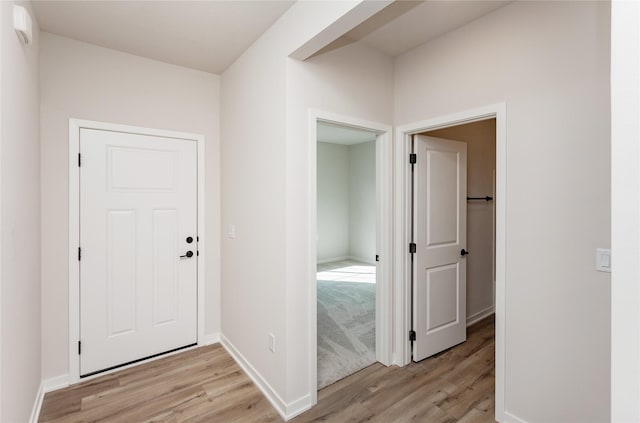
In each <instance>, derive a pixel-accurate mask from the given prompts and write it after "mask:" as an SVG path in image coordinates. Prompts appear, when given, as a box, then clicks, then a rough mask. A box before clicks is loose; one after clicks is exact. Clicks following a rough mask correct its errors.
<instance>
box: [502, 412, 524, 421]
mask: <svg viewBox="0 0 640 423" xmlns="http://www.w3.org/2000/svg"><path fill="white" fill-rule="evenodd" d="M502 422H503V423H527V421H526V420H523V419H521V418H520V417H518V416H514V415H513V414H511V413H509V412H508V411H505V412H504V420H502Z"/></svg>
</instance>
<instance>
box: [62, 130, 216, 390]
mask: <svg viewBox="0 0 640 423" xmlns="http://www.w3.org/2000/svg"><path fill="white" fill-rule="evenodd" d="M81 128H89V129H98V130H105V131H114V132H126V133H129V134H140V135H152V136H158V137H165V138H176V139H184V140H192V141H196V143H197V148H198V164H197V166H198V182H197V183H198V223H197V225H198V236H199V237H200V241H199V242H198V251H199V256H200V257H202V259H199V260H198V335H197V336H198V339H197V342H198V345H202V344H201V343H202V342H203V340H204V316H205V313H204V297H205V295H204V281H205V260H204V257H206V249H205V241H206V240H205V236H204V234H205V197H204V193H205V189H204V188H205V187H204V181H205V162H204V144H205V138H204V135H200V134H192V133H187V132H176V131H167V130H162V129H152V128H142V127H136V126H129V125H119V124H114V123H107V122H95V121H89V120H81V119H69V238H68V242H69V245H68V247H69V252H68V260H69V261H68V263H69V383H70V384H74V383H77V382H79V381H80V358H79V356H78V354H77V343H78V339H80V297H79V289H78V285H79V278H80V275H79V265H78V260H77V249H78V243H79V242H78V240H79V238H80V237H79V222H80V198H79V194H80V193H79V189H78V184H79V181H80V172H79V168H78V165H77V163H78V153H79V151H80V129H81ZM180 351H184V350H180ZM143 362H147V361H146V360H145V361H143ZM127 367H129V366H127ZM122 368H124V367H121V368H119V369H118V370H120V369H122ZM100 374H101V375H102V374H106V372H104V373H100ZM86 379H88V378H83V380H86Z"/></svg>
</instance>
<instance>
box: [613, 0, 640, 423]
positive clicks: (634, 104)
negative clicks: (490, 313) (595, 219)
mask: <svg viewBox="0 0 640 423" xmlns="http://www.w3.org/2000/svg"><path fill="white" fill-rule="evenodd" d="M639 122H640V3H638V2H635V1H612V2H611V257H612V265H613V272H612V273H611V390H610V401H611V415H610V419H611V421H612V422H616V423H622V422H640V284H639V283H638V280H640V262H639V261H638V256H640V171H639V169H640V144H639V143H638V140H639V139H640V124H639Z"/></svg>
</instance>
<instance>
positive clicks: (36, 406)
mask: <svg viewBox="0 0 640 423" xmlns="http://www.w3.org/2000/svg"><path fill="white" fill-rule="evenodd" d="M44 392H45V391H44V384H43V383H42V382H40V386H39V387H38V394H37V395H36V399H35V401H34V402H33V408H32V409H31V416H30V417H29V422H30V423H38V419H39V418H40V410H41V409H42V401H43V400H44Z"/></svg>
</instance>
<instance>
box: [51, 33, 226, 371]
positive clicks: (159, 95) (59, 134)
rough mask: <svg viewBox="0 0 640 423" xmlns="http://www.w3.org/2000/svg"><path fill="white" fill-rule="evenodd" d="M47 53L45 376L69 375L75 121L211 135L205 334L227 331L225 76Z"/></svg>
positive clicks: (114, 55)
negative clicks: (223, 282) (223, 274)
mask: <svg viewBox="0 0 640 423" xmlns="http://www.w3.org/2000/svg"><path fill="white" fill-rule="evenodd" d="M40 54H41V56H40V61H41V70H40V85H41V135H40V136H41V143H42V150H41V153H42V157H44V158H46V160H43V161H42V294H43V295H42V297H43V302H42V350H43V356H42V367H43V378H44V379H48V378H52V377H57V376H61V375H65V374H67V372H68V363H67V362H68V344H69V343H68V332H69V330H68V319H67V310H68V288H67V287H68V271H67V260H68V259H67V248H68V247H67V242H68V240H67V238H68V220H67V219H68V218H67V209H68V176H67V172H68V170H67V169H68V145H69V118H78V119H88V120H96V121H103V122H112V123H119V124H125V125H134V126H142V127H150V128H158V129H168V130H176V131H183V132H194V133H199V134H203V135H204V136H205V138H206V142H205V156H206V157H205V166H206V175H205V189H206V203H205V207H206V214H207V216H206V223H207V224H206V228H205V229H206V233H205V234H204V236H205V239H206V243H207V244H206V247H207V253H206V257H205V260H206V277H207V280H206V281H205V292H204V295H205V310H206V315H205V320H206V321H205V334H206V335H211V334H214V333H216V332H219V330H220V329H219V328H220V316H219V303H220V293H219V284H220V275H219V269H220V258H219V257H220V245H219V239H220V226H219V221H220V220H219V219H220V176H219V169H220V153H219V149H220V141H219V113H220V112H219V84H220V81H219V79H220V78H219V77H218V76H216V75H213V74H209V73H205V72H201V71H195V70H192V69H187V68H182V67H179V66H174V65H169V64H165V63H161V62H157V61H154V60H149V59H145V58H141V57H137V56H133V55H130V54H125V53H120V52H117V51H114V50H109V49H105V48H101V47H97V46H94V45H91V44H86V43H81V42H78V41H74V40H71V39H67V38H63V37H59V36H56V35H52V34H48V33H43V34H42V44H41V49H40Z"/></svg>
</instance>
